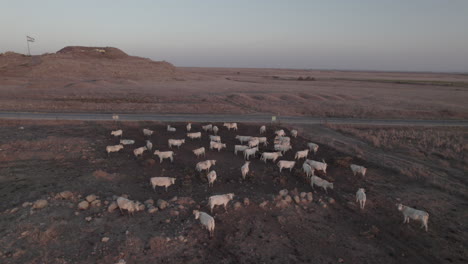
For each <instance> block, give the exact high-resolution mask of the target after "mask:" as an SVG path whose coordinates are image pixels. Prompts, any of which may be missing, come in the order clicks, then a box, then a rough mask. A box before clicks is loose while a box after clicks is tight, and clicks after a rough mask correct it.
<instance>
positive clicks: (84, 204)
mask: <svg viewBox="0 0 468 264" xmlns="http://www.w3.org/2000/svg"><path fill="white" fill-rule="evenodd" d="M88 208H89V203H88V202H87V201H81V202H80V203H79V204H78V209H80V210H86V209H88Z"/></svg>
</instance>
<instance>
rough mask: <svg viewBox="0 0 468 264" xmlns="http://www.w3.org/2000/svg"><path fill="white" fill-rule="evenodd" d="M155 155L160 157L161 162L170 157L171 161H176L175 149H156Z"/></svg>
mask: <svg viewBox="0 0 468 264" xmlns="http://www.w3.org/2000/svg"><path fill="white" fill-rule="evenodd" d="M154 155H157V156H158V157H159V163H162V162H163V160H164V159H170V160H171V162H173V161H174V155H175V154H174V151H159V150H155V151H154Z"/></svg>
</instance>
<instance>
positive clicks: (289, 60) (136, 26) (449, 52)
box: [0, 0, 468, 72]
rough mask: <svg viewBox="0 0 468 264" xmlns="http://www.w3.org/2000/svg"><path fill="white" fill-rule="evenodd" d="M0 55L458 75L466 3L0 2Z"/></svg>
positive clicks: (465, 60) (465, 65) (467, 68)
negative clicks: (87, 53)
mask: <svg viewBox="0 0 468 264" xmlns="http://www.w3.org/2000/svg"><path fill="white" fill-rule="evenodd" d="M0 34H1V35H0V52H5V51H16V52H21V53H26V52H27V47H26V42H25V36H26V35H30V36H32V37H35V38H36V40H37V41H36V42H35V43H32V44H31V50H32V53H33V54H41V53H45V52H56V51H57V50H59V49H61V48H63V47H64V46H68V45H84V46H113V47H118V48H120V49H122V50H123V51H125V52H127V53H129V54H131V55H137V56H141V57H149V58H152V59H154V60H166V61H169V62H172V63H173V64H175V65H176V66H213V67H216V66H218V67H274V68H312V69H368V70H396V71H458V72H468V0H360V1H358V0H323V1H314V0H290V1H287V0H231V1H222V0H186V1H183V0H167V1H155V0H140V1H130V0H98V1H96V0H94V1H93V0H89V1H88V0H80V1H66V0H30V1H26V0H10V1H7V0H0Z"/></svg>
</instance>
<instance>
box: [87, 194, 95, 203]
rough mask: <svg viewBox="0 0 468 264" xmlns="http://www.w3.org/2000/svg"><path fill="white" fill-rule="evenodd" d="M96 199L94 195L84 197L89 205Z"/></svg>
mask: <svg viewBox="0 0 468 264" xmlns="http://www.w3.org/2000/svg"><path fill="white" fill-rule="evenodd" d="M96 199H97V196H96V195H94V194H90V195H88V196H86V201H88V203H91V202H92V201H94V200H96Z"/></svg>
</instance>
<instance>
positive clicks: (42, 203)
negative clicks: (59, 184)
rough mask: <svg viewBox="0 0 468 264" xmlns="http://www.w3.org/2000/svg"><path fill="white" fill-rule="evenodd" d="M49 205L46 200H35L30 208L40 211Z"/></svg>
mask: <svg viewBox="0 0 468 264" xmlns="http://www.w3.org/2000/svg"><path fill="white" fill-rule="evenodd" d="M48 204H49V202H47V200H44V199H42V200H37V201H35V202H34V204H33V206H32V208H33V209H42V208H44V207H46V206H47V205H48Z"/></svg>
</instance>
